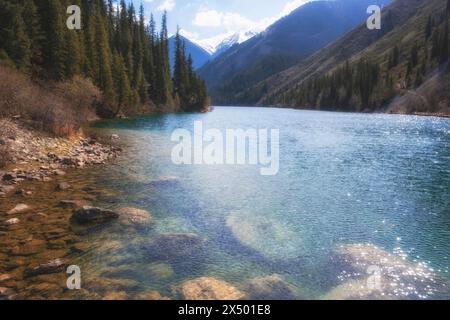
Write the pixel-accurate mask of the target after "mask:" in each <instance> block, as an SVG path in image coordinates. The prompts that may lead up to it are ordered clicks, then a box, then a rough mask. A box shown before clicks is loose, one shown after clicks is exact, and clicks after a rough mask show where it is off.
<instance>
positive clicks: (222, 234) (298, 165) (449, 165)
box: [91, 108, 450, 298]
mask: <svg viewBox="0 0 450 320" xmlns="http://www.w3.org/2000/svg"><path fill="white" fill-rule="evenodd" d="M198 120H201V121H203V124H204V127H205V129H207V128H218V129H221V130H225V129H227V128H229V129H236V128H242V129H247V128H256V129H258V128H269V129H279V130H280V142H281V145H280V171H279V174H278V175H276V176H261V175H260V172H259V167H257V166H226V165H225V166H206V165H192V166H177V165H174V164H173V163H172V161H171V157H170V155H171V151H172V148H173V146H174V145H175V143H174V142H171V141H170V136H171V134H172V132H173V130H174V129H176V128H185V129H188V130H191V131H192V130H193V123H194V121H198ZM95 128H96V130H100V131H101V132H102V133H103V134H109V133H117V134H119V135H120V136H121V142H122V143H124V144H126V145H127V147H126V148H125V155H124V156H123V157H122V159H121V160H120V161H119V163H118V164H116V165H112V166H108V167H107V168H105V169H102V170H100V171H98V169H96V170H97V171H96V172H95V173H92V174H95V175H97V176H98V179H97V184H98V185H99V186H102V187H109V188H112V189H114V190H116V191H117V192H118V194H119V195H120V196H119V197H118V198H117V199H116V200H114V201H113V202H111V201H105V202H104V203H100V204H102V205H104V206H110V207H121V206H135V207H139V208H144V209H147V210H149V211H150V212H151V213H152V215H153V216H154V218H155V221H156V224H155V227H154V228H153V229H151V230H150V231H146V232H141V233H140V234H138V235H131V234H130V235H126V237H128V238H127V239H129V241H130V243H131V242H132V241H133V240H135V238H136V237H139V239H140V240H144V241H145V240H146V239H151V238H152V237H155V236H156V235H158V234H160V233H165V232H178V233H179V232H190V233H195V234H198V235H200V236H201V237H203V238H204V239H206V241H207V242H206V243H207V249H206V250H205V251H204V252H202V255H201V257H198V256H196V257H192V261H189V258H188V259H185V261H178V262H172V265H171V267H172V269H173V270H174V275H172V276H169V277H165V278H158V277H153V278H151V277H150V278H149V277H148V276H146V275H145V274H144V273H143V274H141V275H139V274H138V275H135V276H134V277H135V278H137V279H139V281H141V283H143V284H144V285H145V286H146V287H148V288H154V289H157V290H159V291H161V292H162V293H169V292H170V290H171V287H172V286H173V285H176V284H179V283H180V282H182V281H183V280H184V279H190V278H195V277H197V276H204V275H206V276H215V277H220V278H222V279H225V280H227V281H229V282H231V283H235V284H239V283H243V282H245V281H247V280H249V279H251V278H254V277H258V276H266V275H270V274H273V273H277V274H280V275H282V276H283V277H284V278H285V279H286V281H288V282H289V283H291V284H292V285H293V286H295V288H296V294H297V295H298V297H299V298H300V297H306V298H319V297H321V296H322V295H323V294H325V293H326V292H328V291H329V290H330V289H331V288H333V287H335V286H337V285H339V284H340V282H339V279H338V278H337V276H336V275H337V274H339V273H340V272H341V271H342V270H338V269H339V268H341V266H336V265H333V263H332V262H331V261H330V256H331V255H332V252H333V250H334V249H335V248H336V246H338V245H340V244H359V243H362V244H366V243H370V244H375V245H377V246H379V247H381V248H383V249H385V250H387V251H388V252H401V253H403V254H407V256H408V260H410V261H417V262H425V263H427V265H428V266H429V268H430V269H432V270H433V271H434V272H435V273H436V274H437V275H439V277H442V278H443V279H448V273H449V269H450V268H449V267H450V260H449V257H450V196H449V195H450V121H449V120H448V119H439V118H424V117H414V116H395V115H366V114H343V113H327V112H309V111H298V110H288V109H262V108H216V109H215V110H214V112H211V113H207V114H180V115H163V116H151V117H142V118H136V119H127V120H114V121H106V122H101V123H97V124H96V125H95ZM168 176H170V177H177V178H178V179H179V183H176V184H167V185H163V184H160V185H155V184H152V183H150V181H152V180H155V179H156V180H157V179H160V178H161V177H168ZM227 221H228V223H227ZM233 231H234V232H233ZM96 236H100V235H96ZM108 237H120V238H121V239H122V240H123V238H124V235H120V236H119V235H108ZM125 241H126V240H125ZM130 248H134V249H132V250H131V249H130V250H131V252H132V256H133V258H134V260H133V263H137V264H138V265H139V263H142V264H143V265H144V264H148V263H149V262H148V261H146V260H145V258H144V256H145V253H143V252H141V251H140V250H139V249H136V247H133V246H131V245H130ZM141 258H142V260H140V259H141ZM103 260H104V258H103V257H98V261H96V262H92V261H91V263H93V264H94V265H95V263H99V264H100V263H103V262H104V261H103ZM134 265H135V264H134ZM93 268H94V267H93ZM449 296H450V295H449Z"/></svg>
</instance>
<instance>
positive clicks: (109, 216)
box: [72, 206, 119, 224]
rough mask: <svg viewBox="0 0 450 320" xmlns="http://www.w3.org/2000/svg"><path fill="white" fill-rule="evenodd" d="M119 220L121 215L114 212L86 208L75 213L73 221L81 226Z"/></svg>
mask: <svg viewBox="0 0 450 320" xmlns="http://www.w3.org/2000/svg"><path fill="white" fill-rule="evenodd" d="M117 218H119V214H118V213H117V212H114V211H112V210H108V209H103V208H97V207H90V206H84V207H82V208H79V209H78V210H76V211H75V213H74V214H73V215H72V221H74V222H77V223H80V224H90V223H92V224H96V223H105V222H109V221H111V220H115V219H117Z"/></svg>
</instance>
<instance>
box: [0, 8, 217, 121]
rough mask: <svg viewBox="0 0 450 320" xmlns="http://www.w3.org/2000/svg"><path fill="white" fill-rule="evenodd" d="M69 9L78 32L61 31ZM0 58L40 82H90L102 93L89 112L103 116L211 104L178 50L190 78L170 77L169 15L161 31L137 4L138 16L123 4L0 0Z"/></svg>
mask: <svg viewBox="0 0 450 320" xmlns="http://www.w3.org/2000/svg"><path fill="white" fill-rule="evenodd" d="M70 5H78V6H79V7H80V8H81V17H82V25H81V30H70V29H69V28H68V27H67V26H66V20H67V19H68V17H69V15H68V14H67V13H66V10H67V8H68V6H70ZM0 61H1V64H2V65H3V66H5V65H7V66H9V67H12V68H14V69H16V70H18V71H20V72H21V73H24V74H26V75H28V76H29V77H30V78H31V79H33V80H34V81H35V83H37V84H44V85H46V84H48V83H52V82H70V81H71V80H72V79H74V77H81V78H83V79H86V81H91V82H92V83H93V84H94V85H95V86H97V87H98V88H99V89H100V90H101V92H102V96H103V98H102V99H101V101H98V100H96V101H95V106H94V107H95V108H96V109H97V111H98V113H99V115H101V116H104V117H113V116H117V115H133V114H138V113H142V112H147V111H149V110H153V111H156V112H173V111H176V112H178V111H189V112H190V111H204V110H205V109H207V107H208V103H209V102H208V95H207V92H206V86H205V84H204V82H203V81H202V80H201V79H200V78H199V77H198V76H197V75H196V74H195V72H194V68H193V66H192V61H191V60H190V59H189V57H187V55H186V54H185V53H184V50H181V46H180V51H179V52H178V53H177V59H176V65H175V66H174V69H175V70H183V74H186V75H187V76H184V77H183V78H182V79H181V80H180V79H179V78H177V77H176V76H175V77H174V78H172V74H171V68H170V59H169V48H168V33H167V16H166V14H164V15H163V18H162V25H161V29H160V30H159V32H158V31H157V28H156V26H155V23H154V20H153V17H152V19H151V20H150V23H149V24H148V25H147V24H146V23H145V18H144V9H143V7H142V6H141V7H140V9H139V12H136V10H135V8H134V6H133V4H132V3H130V4H127V3H126V2H125V1H124V0H121V1H120V2H119V3H118V4H117V5H116V4H114V2H113V1H112V0H109V1H103V0H38V1H37V0H18V1H16V0H14V1H12V0H0ZM46 88H47V89H48V86H46ZM0 108H1V109H2V110H1V112H2V114H3V115H5V114H7V113H8V110H5V108H6V107H5V106H4V105H2V106H0Z"/></svg>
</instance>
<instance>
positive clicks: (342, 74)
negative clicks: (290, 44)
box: [246, 0, 450, 114]
mask: <svg viewBox="0 0 450 320" xmlns="http://www.w3.org/2000/svg"><path fill="white" fill-rule="evenodd" d="M449 17H450V0H394V1H393V2H392V4H391V5H390V6H388V7H386V8H385V10H383V14H382V28H381V30H369V29H368V28H367V27H366V26H365V25H361V26H360V27H358V28H356V29H354V30H352V31H351V32H349V33H347V34H346V35H345V36H344V37H342V38H340V39H339V40H337V41H336V42H334V43H333V44H331V45H329V46H327V47H326V48H324V49H323V50H321V51H319V52H317V53H316V54H314V55H312V56H310V57H308V58H307V59H305V60H303V61H301V62H300V63H298V64H296V65H294V66H292V67H291V68H288V69H287V70H284V71H282V72H280V73H278V74H276V75H273V76H271V77H268V78H267V79H264V80H263V81H261V82H259V83H258V84H256V85H254V86H250V87H247V88H246V92H247V93H248V94H249V93H251V97H248V98H247V100H246V102H247V103H249V104H259V105H278V106H288V107H295V108H308V109H320V110H340V111H357V112H360V111H368V112H373V111H382V112H390V113H433V114H435V113H445V114H448V113H450V91H449V90H448V88H450V67H449V64H448V59H449V41H450V40H449Z"/></svg>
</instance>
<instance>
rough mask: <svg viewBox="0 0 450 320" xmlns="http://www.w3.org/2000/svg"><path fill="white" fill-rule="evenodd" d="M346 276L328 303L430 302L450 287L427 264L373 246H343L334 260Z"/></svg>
mask: <svg viewBox="0 0 450 320" xmlns="http://www.w3.org/2000/svg"><path fill="white" fill-rule="evenodd" d="M332 260H333V262H332V263H333V264H335V265H337V266H339V268H341V269H342V270H341V271H342V272H344V276H343V277H342V278H341V279H342V280H345V281H343V283H342V284H340V285H338V286H337V287H335V288H333V289H332V290H331V291H330V292H329V293H328V294H326V295H325V296H324V299H331V300H336V299H339V300H354V299H362V300H371V299H427V298H433V296H434V295H435V294H439V293H442V292H443V291H444V290H446V291H447V292H448V285H449V284H448V283H447V282H445V281H442V279H438V278H437V276H436V274H435V273H434V272H433V270H432V269H430V268H429V267H428V266H427V264H426V263H423V262H418V263H414V262H411V261H408V260H407V256H406V255H405V254H403V253H399V254H392V253H390V252H387V251H385V250H383V249H381V248H379V247H377V246H375V245H372V244H350V245H341V246H339V247H338V248H337V249H336V250H335V252H334V255H333V256H332Z"/></svg>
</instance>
